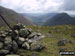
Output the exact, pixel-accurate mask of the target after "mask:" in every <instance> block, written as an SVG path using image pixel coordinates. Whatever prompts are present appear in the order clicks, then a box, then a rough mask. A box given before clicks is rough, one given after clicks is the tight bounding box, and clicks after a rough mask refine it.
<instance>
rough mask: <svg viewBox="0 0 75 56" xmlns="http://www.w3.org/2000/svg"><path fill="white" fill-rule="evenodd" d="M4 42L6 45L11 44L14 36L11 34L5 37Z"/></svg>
mask: <svg viewBox="0 0 75 56" xmlns="http://www.w3.org/2000/svg"><path fill="white" fill-rule="evenodd" d="M4 43H5V45H8V44H11V43H12V38H11V36H7V37H6V38H5V41H4Z"/></svg>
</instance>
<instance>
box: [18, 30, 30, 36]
mask: <svg viewBox="0 0 75 56" xmlns="http://www.w3.org/2000/svg"><path fill="white" fill-rule="evenodd" d="M28 34H29V32H28V30H27V29H20V31H19V35H20V36H21V37H26V36H27V35H28Z"/></svg>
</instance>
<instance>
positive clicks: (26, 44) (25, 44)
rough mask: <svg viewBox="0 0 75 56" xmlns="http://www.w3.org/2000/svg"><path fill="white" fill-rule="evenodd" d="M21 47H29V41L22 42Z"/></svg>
mask: <svg viewBox="0 0 75 56" xmlns="http://www.w3.org/2000/svg"><path fill="white" fill-rule="evenodd" d="M22 47H23V48H24V49H27V50H29V49H30V46H29V43H28V42H24V43H23V44H22Z"/></svg>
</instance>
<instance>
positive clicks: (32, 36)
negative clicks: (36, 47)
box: [27, 32, 36, 39]
mask: <svg viewBox="0 0 75 56" xmlns="http://www.w3.org/2000/svg"><path fill="white" fill-rule="evenodd" d="M34 36H36V32H33V33H31V34H30V35H29V36H28V37H27V38H29V39H31V38H34Z"/></svg>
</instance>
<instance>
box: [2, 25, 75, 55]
mask: <svg viewBox="0 0 75 56" xmlns="http://www.w3.org/2000/svg"><path fill="white" fill-rule="evenodd" d="M27 27H28V28H32V29H33V30H34V31H36V32H38V31H40V32H41V33H42V34H43V35H45V36H46V37H45V38H44V39H43V40H41V41H43V43H44V44H45V45H46V48H45V49H44V50H42V51H40V52H36V51H26V50H19V52H20V53H21V54H22V55H23V56H61V55H60V54H59V51H60V50H59V49H60V48H64V49H65V51H75V25H63V26H27ZM1 29H3V27H2V28H1ZM61 39H67V41H69V40H71V41H72V43H67V44H66V45H65V46H58V41H59V40H61ZM64 56H65V55H64ZM66 56H67V55H66ZM68 56H69V55H68Z"/></svg>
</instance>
